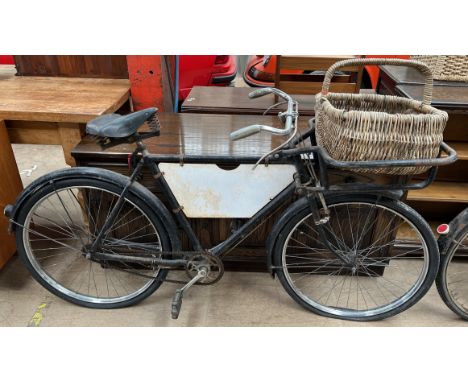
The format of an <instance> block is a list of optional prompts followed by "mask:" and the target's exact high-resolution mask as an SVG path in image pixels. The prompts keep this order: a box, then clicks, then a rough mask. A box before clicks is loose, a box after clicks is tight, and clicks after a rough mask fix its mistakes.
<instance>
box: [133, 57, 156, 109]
mask: <svg viewBox="0 0 468 382" xmlns="http://www.w3.org/2000/svg"><path fill="white" fill-rule="evenodd" d="M162 59H163V58H162V56H127V66H128V77H129V79H130V92H131V95H132V102H133V109H134V110H135V111H137V110H142V109H145V108H147V107H157V108H158V109H159V110H160V111H164V94H163V78H162V76H163V73H162V63H163V60H162Z"/></svg>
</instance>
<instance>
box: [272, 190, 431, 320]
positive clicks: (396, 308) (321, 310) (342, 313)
mask: <svg viewBox="0 0 468 382" xmlns="http://www.w3.org/2000/svg"><path fill="white" fill-rule="evenodd" d="M349 204H354V205H355V208H357V206H359V208H362V206H374V205H375V206H376V207H375V208H378V209H379V210H376V211H377V212H376V213H380V209H382V211H385V212H384V213H385V214H386V213H395V216H397V219H398V217H400V218H402V220H403V219H404V221H405V222H407V223H405V224H408V225H409V226H410V227H412V228H414V230H415V232H416V233H417V235H418V237H419V239H420V240H421V249H422V251H423V259H424V263H423V264H419V263H420V262H419V261H418V260H417V259H408V258H407V257H404V255H405V254H404V253H403V254H402V255H401V257H400V255H392V254H391V255H388V257H387V258H385V257H382V258H381V259H382V260H380V258H378V260H372V261H374V264H373V263H372V261H370V262H369V259H374V258H375V257H370V256H375V255H374V253H372V255H371V252H370V251H368V252H364V251H365V249H362V250H361V248H360V246H363V242H361V240H362V236H364V235H365V236H367V235H368V233H367V231H366V232H364V230H365V229H366V226H364V228H362V231H361V238H359V240H358V241H357V243H358V244H357V245H355V246H353V248H355V249H353V250H354V252H353V253H354V257H355V259H357V260H356V264H359V265H356V266H354V268H353V267H351V268H350V269H348V268H347V266H346V267H345V266H344V265H343V263H342V262H340V263H338V262H337V261H338V260H336V257H334V258H331V257H327V256H330V255H329V254H327V253H326V251H328V253H329V252H330V251H329V250H328V249H327V248H326V246H325V245H324V246H322V249H320V248H319V246H318V245H317V247H316V248H315V247H314V248H313V249H314V250H315V252H311V253H313V254H312V255H307V256H305V255H303V254H301V256H297V254H295V253H293V254H292V255H288V253H290V252H288V251H289V250H290V248H289V249H288V248H286V247H285V246H286V245H287V243H288V242H289V241H290V240H291V239H290V238H294V240H296V241H298V240H297V237H299V235H303V237H305V239H306V240H308V241H309V242H311V240H312V239H310V238H307V234H306V233H305V232H302V231H301V230H303V231H306V230H307V229H308V228H307V227H305V228H304V226H302V228H300V227H301V224H307V223H301V222H304V221H305V219H308V218H309V219H310V218H311V209H310V205H309V203H308V202H307V200H306V198H303V199H301V200H299V201H297V202H296V203H295V205H293V206H292V208H293V209H294V210H293V211H292V213H291V214H290V216H292V218H291V219H290V220H289V221H288V222H287V223H286V224H284V226H283V228H282V230H281V231H280V233H279V235H278V237H277V239H276V242H275V244H274V247H273V265H274V267H275V272H276V274H277V275H278V278H279V280H280V282H281V284H282V286H283V287H284V289H285V290H286V292H287V293H288V294H289V295H290V296H291V297H292V298H293V299H294V300H295V301H296V302H297V303H299V304H300V305H301V306H302V307H304V308H306V309H308V310H310V311H312V312H314V313H316V314H319V315H322V316H326V317H332V318H339V319H345V320H353V321H373V320H380V319H385V318H388V317H391V316H393V315H395V314H398V313H401V312H403V311H404V310H406V309H408V308H410V307H411V306H413V305H414V304H415V303H416V302H418V301H419V300H420V299H421V298H422V297H423V296H424V295H425V294H426V292H427V291H428V290H429V288H430V287H431V285H432V283H433V281H434V279H435V277H436V274H437V270H438V266H439V251H438V247H437V243H436V240H435V238H434V235H433V234H432V231H431V229H430V227H429V225H428V224H427V222H426V221H425V220H424V219H423V218H422V217H421V216H420V215H419V214H418V213H417V212H416V211H414V210H413V209H412V208H410V207H409V206H407V205H406V204H404V203H403V202H401V201H398V200H393V199H390V198H386V197H382V196H376V195H339V196H332V197H330V196H329V197H327V205H328V206H329V208H330V211H331V217H330V222H331V223H332V219H333V217H334V216H333V214H334V213H333V211H334V210H338V209H341V210H343V211H344V207H343V206H347V208H348V216H349V221H350V222H351V221H352V218H351V216H350V215H349ZM369 208H370V207H369ZM353 213H354V215H353V216H355V214H356V211H354V212H353ZM369 215H370V212H369ZM336 216H338V212H336ZM336 216H335V217H336ZM385 216H386V215H385ZM363 217H364V215H363ZM335 221H336V223H332V224H335V226H340V224H341V223H340V222H341V221H342V222H345V220H341V219H336V220H335ZM353 221H354V220H353ZM397 221H399V220H395V222H397ZM366 224H368V225H369V227H371V225H370V223H366ZM389 224H390V223H389ZM392 225H393V223H392V224H390V226H392ZM357 226H358V227H360V225H357ZM397 227H398V229H397V230H396V231H395V232H397V231H398V230H399V229H400V225H398V226H397ZM401 227H403V228H404V227H405V226H401ZM342 228H343V227H340V231H341V230H342ZM353 229H354V227H353V225H352V224H350V228H349V233H352V232H353ZM331 230H332V228H330V231H331ZM343 230H344V229H343ZM336 231H337V232H338V229H336ZM308 232H309V234H310V232H312V231H308ZM390 233H391V231H389V234H390ZM293 234H295V235H296V236H295V237H294V236H292V235H293ZM351 235H352V234H351ZM342 236H343V237H345V236H346V235H342ZM349 236H350V235H349V234H348V239H343V241H342V242H341V244H340V242H339V241H338V239H337V240H336V244H337V247H338V246H339V245H341V246H342V247H343V248H345V247H347V245H348V244H346V243H345V241H346V240H347V241H349V240H350V239H349ZM317 237H318V236H317ZM357 238H358V236H357V231H356V239H357ZM327 240H328V239H327ZM353 240H354V239H353ZM378 240H380V237H379V239H378ZM378 240H377V242H376V243H378ZM393 240H394V243H393V244H392V248H388V249H386V251H387V250H388V251H389V252H388V253H390V251H394V250H396V249H394V248H396V244H397V242H398V240H399V239H397V238H395V239H393ZM293 243H294V244H295V245H293V246H291V247H294V248H293V249H294V251H297V250H298V249H297V248H301V247H300V245H297V243H296V242H293ZM379 245H380V243H379ZM381 247H385V245H381ZM285 248H286V249H285ZM308 248H312V247H311V246H309V247H308ZM323 248H325V249H323ZM307 250H308V249H307ZM319 250H321V252H320V251H319ZM317 251H318V252H317ZM414 251H415V250H414ZM342 252H343V253H345V252H346V251H345V250H343V251H342ZM358 252H359V253H361V254H364V255H362V256H361V254H358ZM377 252H382V248H379V249H378V251H377ZM408 253H411V252H408ZM414 253H416V252H414ZM287 256H290V257H291V256H292V258H293V261H294V258H300V260H295V261H300V262H299V263H298V262H290V263H289V268H288V263H287V261H288V260H287ZM405 256H406V255H405ZM359 259H360V260H359ZM400 259H401V261H404V260H408V261H410V262H412V263H415V264H416V267H418V268H421V271H420V274H419V275H418V278H417V279H416V280H415V281H414V285H413V286H412V287H411V288H409V289H408V291H407V292H405V294H404V295H402V296H398V298H396V299H395V301H392V302H389V303H388V304H387V305H383V306H382V307H380V306H378V304H377V303H376V304H375V305H376V307H375V308H370V307H368V308H367V309H365V307H364V308H361V309H359V293H360V292H359V288H362V287H361V285H360V284H359V279H360V278H362V277H367V278H366V279H364V283H366V284H372V283H374V284H375V285H376V287H374V289H370V290H377V289H379V288H380V287H379V288H378V286H379V285H378V284H377V283H381V285H382V284H383V283H384V281H379V280H383V279H385V278H386V277H385V276H384V274H385V272H387V277H388V275H389V272H390V274H395V276H396V275H397V273H396V272H394V271H393V269H392V270H389V269H391V268H390V267H391V266H393V267H395V265H394V263H395V262H397V264H398V261H399V260H400ZM359 261H360V262H359ZM365 261H367V264H366V265H364V263H365ZM386 262H388V264H387V265H386ZM321 264H322V265H321ZM408 264H409V263H408ZM376 265H378V268H379V269H380V268H382V267H383V271H382V272H383V273H382V275H381V276H379V275H378V274H377V273H375V274H374V272H375V271H374V270H372V272H373V273H371V272H370V271H369V269H370V268H371V267H372V266H373V267H374V268H376V267H375V266H376ZM409 265H411V266H413V265H414V264H413V265H412V264H409ZM300 267H303V268H304V271H303V272H302V273H303V274H302V275H301V273H300ZM396 267H398V268H399V265H397V266H396ZM356 268H357V269H356ZM402 269H403V270H405V269H404V267H402ZM307 270H309V271H310V272H307ZM296 274H299V276H298V277H297V278H296V280H297V282H295V281H294V279H293V276H292V275H296ZM408 274H409V268H408ZM353 276H357V278H355V280H356V283H357V286H356V288H355V289H356V292H355V293H356V295H357V296H358V297H356V300H357V303H356V304H357V308H349V307H348V303H349V299H350V297H349V296H351V295H352V292H351V288H352V282H353V283H354V281H353V279H352V277H353ZM301 277H302V281H301V279H300V278H301ZM306 277H307V279H311V278H312V277H315V279H316V280H318V279H319V278H321V280H320V282H321V283H322V284H316V285H315V286H314V287H313V288H312V289H307V291H308V292H307V293H309V294H315V295H314V297H311V296H310V295H306V292H305V290H306V286H304V287H303V288H302V289H300V286H299V283H300V282H301V283H304V282H305V279H306ZM347 277H349V278H350V281H349V286H348V287H346V288H345V282H346V281H341V279H345V278H347ZM398 277H400V276H399V275H398ZM325 278H326V279H325ZM332 278H334V279H335V281H334V284H332V281H329V279H332ZM338 279H339V283H340V284H338V281H337V280H338ZM361 280H362V279H361ZM376 280H377V281H376ZM387 281H388V280H387ZM387 281H385V282H387ZM341 282H342V284H341ZM361 282H362V281H361ZM323 283H325V284H331V285H330V288H331V289H330V291H329V295H328V296H327V297H326V296H325V294H324V295H323V297H320V298H319V297H316V296H318V295H319V293H322V291H321V290H320V287H322V288H325V286H323ZM363 285H364V284H363ZM335 287H337V288H340V287H341V290H340V292H339V294H338V289H336V290H335V291H333V288H335ZM371 287H373V285H371ZM307 288H309V286H307ZM346 289H349V295H348V301H347V302H346V304H347V305H346V307H344V306H340V304H341V305H344V301H343V299H342V297H341V295H342V292H343V290H346ZM309 291H310V292H309ZM332 295H333V298H335V300H336V301H335V303H332V302H331V300H330V303H329V304H328V301H329V299H330V296H332ZM337 295H338V296H337ZM382 295H384V293H382ZM353 296H354V295H353ZM362 296H365V293H364V292H362ZM369 296H370V295H369ZM325 297H326V298H327V300H326V301H325V302H324V303H323V302H322V303H321V302H320V301H321V300H322V299H323V298H325ZM343 297H344V295H343ZM374 297H375V296H373V298H374ZM376 299H377V298H376ZM317 300H318V301H317ZM377 300H378V299H377ZM368 303H369V301H365V305H366V306H367V305H368ZM361 305H362V302H361ZM369 305H370V304H369Z"/></svg>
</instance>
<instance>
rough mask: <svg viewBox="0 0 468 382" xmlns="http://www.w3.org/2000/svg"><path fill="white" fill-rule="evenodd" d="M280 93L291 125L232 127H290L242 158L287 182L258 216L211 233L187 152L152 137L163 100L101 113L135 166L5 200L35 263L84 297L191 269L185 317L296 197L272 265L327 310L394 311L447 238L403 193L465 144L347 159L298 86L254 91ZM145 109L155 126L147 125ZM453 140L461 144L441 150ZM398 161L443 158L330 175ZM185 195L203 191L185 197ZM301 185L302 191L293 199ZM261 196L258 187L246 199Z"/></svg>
mask: <svg viewBox="0 0 468 382" xmlns="http://www.w3.org/2000/svg"><path fill="white" fill-rule="evenodd" d="M268 93H275V94H277V95H278V96H279V97H282V98H283V99H284V100H285V103H287V110H286V111H285V112H282V113H280V114H279V117H280V118H281V121H282V122H283V123H284V128H283V129H278V128H274V127H271V126H264V125H251V126H247V127H244V128H242V129H239V130H238V131H236V132H233V133H232V134H231V136H230V138H231V140H233V141H234V140H238V139H242V138H245V137H247V136H249V135H252V134H256V133H258V132H260V131H266V132H270V133H272V134H279V135H284V136H287V139H286V140H285V141H284V143H282V144H281V145H279V146H278V147H276V148H275V149H273V150H272V151H270V152H268V153H267V154H265V155H263V156H262V157H260V158H259V157H258V156H252V157H250V158H247V159H246V160H245V163H243V164H241V165H240V166H248V167H249V171H252V172H251V173H249V174H251V175H249V176H252V177H254V178H255V179H259V181H258V182H257V184H258V187H259V188H261V187H262V186H264V183H265V182H266V180H265V179H271V178H274V179H281V181H278V182H279V183H277V184H276V183H274V182H273V183H274V184H276V186H275V187H276V189H275V190H273V186H271V187H270V185H269V184H268V190H269V191H270V193H271V194H268V193H267V195H266V196H265V195H263V196H262V197H263V199H262V201H261V202H258V203H257V204H256V206H255V209H254V210H253V211H250V212H244V215H242V216H241V217H244V218H246V219H247V220H246V221H245V222H244V223H242V224H240V225H238V226H237V227H236V228H235V229H234V231H233V232H232V233H231V235H230V236H229V237H228V238H227V239H226V240H225V241H223V242H221V243H219V244H217V245H216V246H214V247H213V248H203V247H202V245H201V244H200V241H199V239H198V238H197V237H196V235H195V234H194V231H193V229H192V227H191V226H190V223H189V221H188V218H187V215H186V214H188V213H189V212H188V211H189V210H190V203H191V200H190V197H191V196H190V192H185V193H183V192H182V193H180V191H179V194H178V195H177V197H176V195H175V192H173V191H174V190H175V188H176V187H177V184H178V183H176V182H174V181H173V180H171V174H173V173H174V174H176V175H177V174H178V171H182V166H181V164H180V163H179V161H180V158H179V157H177V158H174V159H173V160H172V161H167V162H165V163H160V162H158V159H157V156H156V155H154V154H151V153H149V152H148V150H147V148H146V147H145V145H144V144H143V141H144V140H145V139H147V138H150V137H155V136H158V135H159V134H160V125H159V121H158V119H157V110H156V109H155V108H150V109H146V110H142V111H138V112H134V113H132V114H129V115H126V116H120V115H117V114H111V115H105V116H101V117H99V118H97V119H95V120H93V121H91V122H89V123H88V125H87V133H88V134H91V135H95V136H97V138H98V139H99V142H100V144H101V145H102V147H103V148H108V147H112V146H114V145H117V144H120V143H135V145H136V148H135V150H134V152H133V154H131V157H130V160H129V163H130V164H131V165H132V174H131V176H130V177H125V176H123V175H119V174H117V173H114V172H111V171H108V170H104V169H96V168H80V167H75V168H70V169H64V170H59V171H55V172H52V173H50V174H48V175H45V176H43V177H41V178H39V179H37V180H36V181H35V182H33V183H32V184H31V185H30V186H28V187H27V188H26V189H25V190H24V191H23V193H22V194H21V195H20V196H19V197H18V199H17V201H16V203H15V204H14V205H9V206H7V207H6V208H5V214H6V215H7V216H8V217H9V219H10V228H11V231H12V232H14V233H15V234H16V243H17V248H18V252H19V255H20V257H21V259H22V260H23V262H24V263H25V265H26V267H27V268H28V270H29V271H30V272H31V274H32V276H33V277H34V278H35V279H36V280H37V281H38V282H39V283H40V284H41V285H42V286H44V287H45V288H46V289H47V290H49V291H50V292H52V293H53V294H55V295H57V296H59V297H61V298H63V299H65V300H67V301H70V302H72V303H75V304H78V305H80V306H85V307H90V308H121V307H126V306H130V305H132V304H135V303H138V302H140V301H142V300H143V299H145V298H146V297H148V296H149V295H151V294H152V293H153V292H155V291H156V290H157V289H158V288H159V286H160V285H161V284H162V283H163V282H164V281H165V280H166V277H167V274H168V272H169V270H175V269H177V270H185V272H186V273H187V275H188V276H189V281H188V282H187V283H185V285H184V286H183V287H182V288H179V289H177V291H176V293H175V295H174V298H173V300H172V309H171V312H172V317H173V318H177V317H178V316H179V313H180V310H181V304H182V298H183V295H184V293H185V292H186V291H187V289H188V288H190V287H191V286H193V285H194V284H213V283H216V282H217V281H219V280H220V279H221V277H222V274H223V269H224V268H223V262H222V256H223V255H224V254H225V253H226V252H228V251H229V250H230V249H231V248H233V247H235V246H236V245H238V244H239V243H240V242H241V241H242V240H243V239H245V238H246V237H247V236H248V235H249V234H250V233H251V232H253V231H254V230H255V228H256V227H257V226H258V225H259V224H261V222H262V221H264V220H265V219H266V218H267V217H268V216H269V215H270V214H272V212H274V211H275V210H276V209H277V208H278V207H279V206H281V205H283V204H285V203H289V206H288V207H287V209H286V210H285V212H284V213H282V215H281V217H280V218H279V219H278V220H277V221H276V223H275V224H274V226H273V229H272V230H271V231H270V233H269V236H268V239H267V242H266V247H267V266H268V270H269V272H270V273H271V275H272V276H273V277H275V276H276V277H278V279H279V281H280V283H281V284H282V286H283V287H284V289H285V290H286V291H287V293H288V294H289V295H290V296H291V297H292V298H293V299H294V300H295V301H296V302H297V303H298V304H300V305H301V306H302V307H304V308H306V309H308V310H310V311H312V312H314V313H317V314H320V315H323V316H327V317H333V318H341V319H347V320H356V321H365V320H378V319H383V318H387V317H390V316H393V315H395V314H397V313H400V312H402V311H404V310H406V309H408V308H409V307H411V306H412V305H414V304H415V303H416V302H417V301H419V300H420V299H421V298H422V297H423V296H424V294H425V293H426V292H427V290H428V289H429V288H430V286H431V284H432V282H433V281H434V279H435V277H436V273H437V269H438V265H439V252H438V248H437V243H436V240H435V238H434V235H433V234H432V232H431V230H430V228H429V226H428V224H427V223H426V222H425V220H424V219H423V218H422V217H421V216H420V215H419V214H418V213H417V212H416V211H414V210H413V209H412V208H410V207H409V206H408V205H406V204H405V203H403V202H402V201H400V200H399V198H400V197H401V196H402V194H403V192H404V191H405V190H410V189H419V188H423V187H426V186H427V185H429V184H430V183H431V182H432V181H433V180H434V177H435V174H436V171H437V166H439V165H444V164H449V163H452V162H453V161H455V160H456V153H455V152H454V150H452V149H451V148H450V147H449V146H447V145H446V144H445V143H442V144H441V147H440V155H439V157H438V158H434V159H424V160H402V161H396V160H383V161H357V162H344V161H336V160H334V159H332V158H331V157H330V156H329V155H328V154H327V152H326V151H325V150H324V149H322V148H321V147H319V146H317V145H316V142H315V137H314V131H315V130H314V120H313V119H312V120H310V121H309V128H308V129H307V130H306V131H304V132H298V127H297V119H298V105H297V102H296V101H294V100H293V99H292V98H291V97H290V96H289V95H287V94H286V93H284V92H282V91H280V90H278V89H274V88H264V89H259V90H255V91H253V92H252V93H250V95H249V96H250V97H251V98H255V97H260V96H263V95H265V94H268ZM145 122H147V123H148V126H149V130H145V131H142V132H138V131H137V130H138V129H139V127H140V126H141V125H143V123H145ZM442 153H446V154H447V156H444V157H441V154H442ZM215 159H216V158H215ZM222 159H223V158H218V160H222ZM183 161H184V163H183V171H189V170H193V171H195V169H196V168H198V169H200V168H205V169H206V168H207V167H208V165H209V163H206V158H200V157H189V156H186V157H184V158H183ZM263 162H266V163H263ZM252 164H254V169H252V168H251V166H252ZM389 166H430V167H431V170H430V171H429V175H428V177H427V178H426V179H424V180H422V181H418V182H416V183H414V182H401V181H400V180H399V178H398V179H397V180H395V181H393V182H391V183H389V184H383V185H380V184H370V183H366V182H364V183H361V182H352V183H347V182H346V181H345V182H344V183H336V184H332V183H331V182H330V179H329V176H328V170H329V169H331V168H333V169H346V170H349V169H350V168H351V169H365V168H372V167H389ZM144 167H146V168H148V169H149V170H150V171H151V174H152V176H153V177H154V179H155V181H156V182H158V183H159V186H160V188H161V189H162V191H163V193H164V196H165V198H166V199H167V203H168V206H167V207H166V205H164V204H163V203H162V202H161V200H159V199H158V198H157V197H156V196H155V195H154V194H152V193H151V192H150V191H149V190H148V189H146V188H145V187H143V186H142V185H141V184H140V183H138V181H137V180H138V179H139V177H140V175H141V172H142V169H143V168H144ZM243 168H244V167H243ZM219 171H222V170H219ZM232 176H233V175H232ZM175 178H177V176H176V177H175ZM182 178H183V177H179V178H178V179H182ZM199 178H200V177H198V179H199ZM244 178H245V177H244ZM184 179H185V178H184ZM223 179H227V178H226V177H225V178H223ZM262 179H263V180H262ZM206 181H207V182H208V181H209V179H207V180H206ZM282 182H283V183H282ZM273 183H272V184H273ZM278 184H279V186H278ZM179 188H180V187H179ZM252 188H255V187H252ZM186 191H187V190H186ZM249 191H250V190H249ZM253 191H256V190H253ZM273 191H274V192H273ZM184 195H185V196H186V195H189V196H190V197H189V198H186V199H188V200H185V201H184V203H181V202H180V200H179V199H180V198H183V197H184ZM292 198H296V200H295V201H293V202H289V201H290V200H291V199H292ZM249 201H250V198H249V197H245V198H244V201H243V203H240V204H239V208H240V207H241V206H243V205H244V204H249V203H248V202H249ZM227 202H228V203H229V200H228V201H227ZM231 204H232V200H231ZM182 205H183V207H182ZM205 207H206V208H208V209H210V208H211V207H212V206H210V204H209V203H208V204H207V206H205ZM195 209H196V208H195ZM179 229H180V230H182V231H183V232H184V233H185V234H186V235H187V237H188V239H189V242H190V245H191V250H182V248H181V242H180V239H179V234H178V233H179V231H178V230H179ZM402 231H404V232H406V233H408V232H409V233H411V234H412V235H411V236H412V237H413V239H412V241H411V243H408V242H407V241H406V240H405V239H404V237H401V235H400V232H402ZM168 281H169V280H168ZM171 281H172V280H171Z"/></svg>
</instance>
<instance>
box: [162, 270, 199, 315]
mask: <svg viewBox="0 0 468 382" xmlns="http://www.w3.org/2000/svg"><path fill="white" fill-rule="evenodd" d="M206 275H207V270H206V268H204V267H203V268H201V269H199V270H198V273H197V275H196V276H195V277H194V278H193V279H192V280H190V281H189V282H188V283H187V284H185V285H184V286H183V287H182V288H180V289H177V291H176V292H175V294H174V297H173V298H172V304H171V315H172V318H173V319H177V318H179V313H180V308H181V307H182V298H183V297H184V292H185V291H186V290H187V289H188V288H190V287H191V286H192V285H193V284H195V283H196V282H197V281H198V280H200V279H203V278H205V277H206Z"/></svg>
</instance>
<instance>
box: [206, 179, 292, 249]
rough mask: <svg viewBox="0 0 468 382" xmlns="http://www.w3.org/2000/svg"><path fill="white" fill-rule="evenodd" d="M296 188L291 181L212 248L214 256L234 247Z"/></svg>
mask: <svg viewBox="0 0 468 382" xmlns="http://www.w3.org/2000/svg"><path fill="white" fill-rule="evenodd" d="M295 189H296V185H295V184H294V182H293V183H291V184H290V185H289V186H288V187H286V188H285V189H284V190H283V191H281V192H280V193H279V194H278V195H276V196H275V197H274V198H273V199H272V200H271V201H270V202H269V203H268V204H267V205H266V206H264V207H263V208H262V209H261V210H260V211H258V212H257V213H256V214H255V215H254V216H252V217H251V218H250V219H249V220H248V221H247V222H246V223H245V224H244V225H243V226H242V227H241V228H239V229H238V230H237V231H236V232H234V233H233V234H232V235H231V236H229V237H228V238H227V239H226V240H225V241H223V242H222V243H219V244H218V245H217V246H215V247H213V248H211V249H210V252H211V254H212V255H214V256H221V255H222V254H223V253H224V252H226V251H227V250H229V249H230V248H231V247H233V246H234V245H235V244H236V242H237V241H240V240H242V239H244V238H245V237H246V236H247V235H248V234H250V233H251V232H252V230H253V229H254V228H255V227H256V226H257V225H258V224H260V222H261V221H262V220H263V219H265V218H266V217H268V215H270V214H271V213H273V212H274V211H275V210H276V209H277V208H278V207H279V206H280V205H281V204H282V203H284V202H285V201H286V200H287V199H288V198H290V197H291V196H292V195H293V194H294V192H295Z"/></svg>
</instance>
